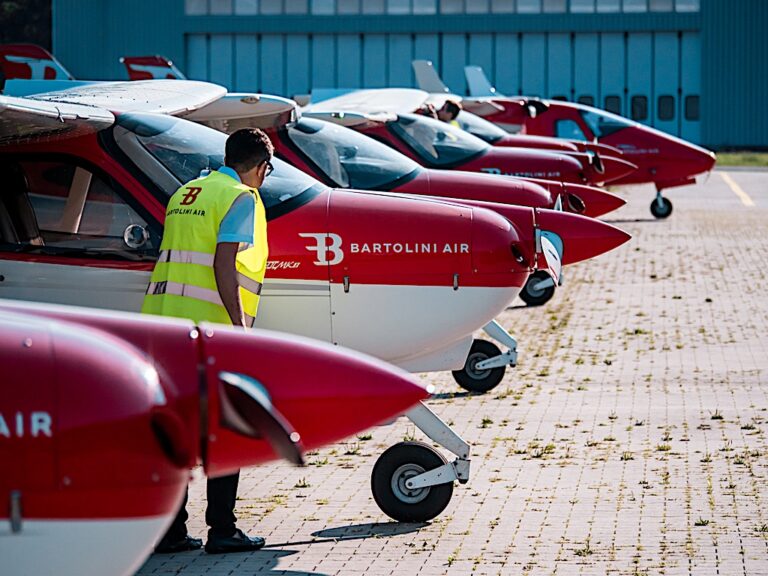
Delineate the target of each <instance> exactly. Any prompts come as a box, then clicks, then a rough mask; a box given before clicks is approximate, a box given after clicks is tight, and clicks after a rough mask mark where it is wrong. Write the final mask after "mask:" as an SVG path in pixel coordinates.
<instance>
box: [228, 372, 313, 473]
mask: <svg viewBox="0 0 768 576" xmlns="http://www.w3.org/2000/svg"><path fill="white" fill-rule="evenodd" d="M219 402H220V405H221V410H220V413H219V418H220V423H221V426H222V428H227V429H229V430H232V431H233V432H237V433H239V434H242V435H243V436H247V437H249V438H263V439H265V440H266V441H267V442H269V444H270V445H271V446H272V448H273V449H274V451H275V452H276V453H277V454H278V455H280V456H281V457H282V458H284V459H286V460H288V461H289V462H291V463H293V464H296V465H297V466H303V465H304V457H303V455H302V452H303V447H302V445H301V437H300V436H299V433H298V432H296V430H295V429H294V428H293V426H291V424H290V422H288V420H286V419H285V417H284V416H283V415H282V414H281V413H280V412H279V411H278V410H277V409H276V408H275V407H274V406H273V405H272V400H271V399H270V397H269V393H268V392H267V390H266V389H265V388H264V386H262V385H261V384H260V383H259V382H258V381H257V380H255V379H254V378H251V377H249V376H245V375H243V374H237V373H234V372H221V373H219Z"/></svg>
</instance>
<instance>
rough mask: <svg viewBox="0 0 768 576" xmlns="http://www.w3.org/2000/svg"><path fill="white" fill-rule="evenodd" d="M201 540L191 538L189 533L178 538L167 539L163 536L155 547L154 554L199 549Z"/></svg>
mask: <svg viewBox="0 0 768 576" xmlns="http://www.w3.org/2000/svg"><path fill="white" fill-rule="evenodd" d="M202 547H203V541H202V540H201V539H200V538H192V536H190V535H189V534H187V535H186V536H184V538H182V539H180V540H174V541H172V542H171V541H169V540H166V539H165V538H163V539H162V540H160V542H159V543H158V545H157V546H156V547H155V554H175V553H176V552H188V551H189V550H200V548H202Z"/></svg>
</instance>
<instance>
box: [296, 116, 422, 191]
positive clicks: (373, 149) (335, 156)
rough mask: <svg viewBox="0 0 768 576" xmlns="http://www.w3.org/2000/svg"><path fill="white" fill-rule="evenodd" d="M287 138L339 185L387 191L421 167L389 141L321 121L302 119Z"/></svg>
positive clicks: (341, 186) (414, 173)
mask: <svg viewBox="0 0 768 576" xmlns="http://www.w3.org/2000/svg"><path fill="white" fill-rule="evenodd" d="M287 132H288V138H290V140H291V142H293V143H294V144H295V145H296V146H297V147H298V148H299V150H301V151H302V152H303V153H304V154H306V155H307V156H308V157H309V159H310V160H311V161H312V162H313V163H314V164H315V165H316V166H317V167H318V168H319V169H320V171H322V173H323V174H325V175H326V176H327V177H328V178H330V179H331V180H332V181H333V183H334V184H335V185H336V186H338V187H340V188H360V189H363V190H386V189H389V188H391V187H393V185H394V184H395V183H399V182H400V181H402V180H403V179H404V178H406V177H408V176H409V175H414V176H415V175H416V173H417V171H418V170H419V169H420V166H419V165H418V164H417V163H416V162H414V161H413V160H411V159H410V158H408V157H407V156H405V155H403V154H400V152H397V151H396V150H393V149H392V148H390V147H389V146H387V145H386V144H382V143H381V142H377V141H376V140H374V139H373V138H369V137H368V136H364V135H363V134H360V133H358V132H355V131H354V130H351V129H349V128H345V127H344V126H338V125H336V124H332V123H330V122H324V121H322V120H313V119H309V118H302V119H301V120H299V121H298V122H297V123H295V124H293V125H292V126H290V127H288V130H287Z"/></svg>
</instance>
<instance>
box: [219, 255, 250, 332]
mask: <svg viewBox="0 0 768 576" xmlns="http://www.w3.org/2000/svg"><path fill="white" fill-rule="evenodd" d="M238 247H239V244H238V243H237V242H220V243H218V244H216V254H215V255H214V257H213V274H214V276H215V278H216V287H217V288H218V289H219V296H221V301H222V303H223V304H224V308H226V309H227V313H228V314H229V318H230V320H232V324H233V325H234V326H242V327H243V328H245V318H244V316H243V306H242V304H241V302H240V292H239V290H238V283H237V268H236V267H235V259H236V258H237V249H238Z"/></svg>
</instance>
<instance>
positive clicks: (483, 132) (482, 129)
mask: <svg viewBox="0 0 768 576" xmlns="http://www.w3.org/2000/svg"><path fill="white" fill-rule="evenodd" d="M456 120H457V121H458V122H459V125H460V126H461V127H462V128H463V129H464V130H466V131H467V132H469V133H470V134H474V135H475V136H477V137H478V138H480V139H481V140H485V141H486V142H488V143H489V144H493V143H495V142H498V141H499V140H501V139H502V138H504V136H506V135H507V133H506V132H504V130H502V129H501V128H499V127H498V126H496V124H494V123H493V122H488V120H486V119H485V118H480V116H478V115H477V114H472V113H471V112H467V111H466V110H462V111H461V112H459V115H458V117H457V118H456Z"/></svg>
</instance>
